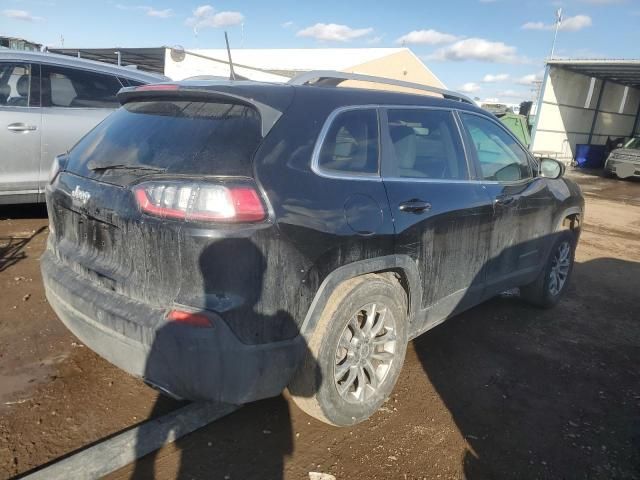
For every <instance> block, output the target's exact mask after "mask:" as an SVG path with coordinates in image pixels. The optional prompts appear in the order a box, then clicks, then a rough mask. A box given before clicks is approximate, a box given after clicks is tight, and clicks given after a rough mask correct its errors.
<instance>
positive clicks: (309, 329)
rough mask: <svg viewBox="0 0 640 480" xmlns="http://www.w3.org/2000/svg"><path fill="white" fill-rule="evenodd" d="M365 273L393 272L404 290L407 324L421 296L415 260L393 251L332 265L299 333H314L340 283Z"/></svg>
mask: <svg viewBox="0 0 640 480" xmlns="http://www.w3.org/2000/svg"><path fill="white" fill-rule="evenodd" d="M369 273H378V274H382V273H388V274H395V275H397V277H398V283H399V285H400V286H401V287H402V288H403V289H404V290H405V292H406V293H407V300H408V302H407V308H408V311H407V319H408V327H409V326H410V325H411V323H412V322H413V319H414V318H415V315H416V312H417V311H418V309H419V307H420V302H421V298H422V288H421V287H420V276H419V273H418V268H417V266H416V264H415V261H414V260H412V259H411V257H409V256H408V255H400V254H394V255H385V256H382V257H376V258H370V259H366V260H359V261H356V262H353V263H349V264H347V265H343V266H341V267H338V268H336V269H335V270H334V271H333V272H331V273H330V274H329V275H327V277H326V278H325V279H324V281H323V282H322V283H321V284H320V287H319V288H318V291H317V292H316V294H315V296H314V298H313V301H312V302H311V306H310V307H309V310H308V311H307V314H306V316H305V319H304V320H303V322H302V324H301V326H300V333H301V335H302V336H303V337H309V336H310V335H311V334H312V333H313V332H314V330H315V328H316V326H317V324H318V320H319V319H320V315H321V314H322V311H323V310H324V308H325V306H326V304H327V302H328V300H329V298H330V297H331V295H332V294H333V292H335V291H336V289H337V288H338V287H339V286H340V285H341V284H342V283H343V282H345V281H347V280H350V279H352V278H355V277H359V276H361V275H365V274H369Z"/></svg>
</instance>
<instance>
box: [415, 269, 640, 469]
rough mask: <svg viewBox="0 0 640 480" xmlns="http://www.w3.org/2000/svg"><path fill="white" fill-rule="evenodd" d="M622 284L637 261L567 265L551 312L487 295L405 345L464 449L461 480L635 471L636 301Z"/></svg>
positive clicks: (639, 327)
mask: <svg viewBox="0 0 640 480" xmlns="http://www.w3.org/2000/svg"><path fill="white" fill-rule="evenodd" d="M631 279H640V263H636V262H630V261H623V260H618V259H612V258H603V259H597V260H592V261H587V262H584V263H576V264H575V269H574V277H573V279H572V285H571V286H570V288H569V290H568V292H567V295H566V297H565V298H564V299H563V300H562V301H561V302H560V304H559V305H557V306H556V307H555V308H553V309H551V310H540V309H535V308H532V307H530V306H528V305H526V304H524V303H523V302H522V301H520V300H519V299H518V298H504V297H503V298H495V299H493V300H490V301H489V302H487V303H485V304H482V305H480V306H478V307H476V308H474V309H472V310H469V311H467V312H465V313H463V314H461V315H459V316H458V317H457V318H453V319H451V320H450V321H448V322H446V323H445V324H443V325H442V326H440V327H438V328H436V329H434V330H432V331H431V332H429V333H427V334H426V335H423V336H422V337H420V338H418V339H416V340H415V350H416V352H417V355H418V357H419V359H420V362H421V364H422V367H423V368H424V371H425V372H426V374H427V376H428V379H429V381H430V382H431V383H432V384H433V386H434V388H435V390H436V391H437V393H438V394H439V395H440V397H441V399H442V402H443V403H444V404H445V405H446V407H447V408H448V410H449V411H450V412H451V415H452V418H453V420H454V421H455V423H456V425H457V428H458V429H459V431H460V433H461V434H462V435H463V436H464V438H465V439H466V442H467V444H468V450H467V452H466V454H465V455H464V458H463V469H464V473H465V477H466V478H467V479H484V478H637V475H639V474H640V371H639V370H638V365H639V364H640V348H638V345H640V323H639V322H638V320H640V306H639V302H638V300H639V299H640V296H639V295H638V294H637V282H632V281H631ZM605 309H606V311H604V310H605ZM612 317H613V318H617V320H618V321H617V323H616V324H615V325H612V324H611V323H610V319H611V318H612ZM607 320H609V321H607Z"/></svg>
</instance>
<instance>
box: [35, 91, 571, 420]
mask: <svg viewBox="0 0 640 480" xmlns="http://www.w3.org/2000/svg"><path fill="white" fill-rule="evenodd" d="M119 97H120V100H121V102H122V103H123V107H122V108H121V109H119V110H118V111H116V112H115V113H114V114H113V115H112V116H110V117H109V118H108V119H107V120H105V122H103V123H102V124H101V125H100V126H98V127H97V128H96V129H95V130H94V131H92V132H91V133H89V134H88V135H87V136H86V137H85V138H84V139H83V140H82V141H80V143H79V144H78V145H77V146H76V147H75V148H74V149H73V150H72V151H71V152H70V154H69V155H68V156H67V157H60V158H58V160H57V165H58V170H57V171H54V172H53V174H52V181H51V183H50V184H49V186H48V187H47V204H48V210H49V215H50V223H51V234H50V238H49V244H48V248H47V251H46V253H45V255H44V256H43V259H42V271H43V276H44V281H45V287H46V292H47V297H48V299H49V302H50V304H51V306H52V307H53V308H54V310H55V311H56V313H57V314H58V316H59V317H60V318H61V319H62V321H63V322H64V323H65V324H66V325H67V326H68V327H69V328H70V329H71V330H72V331H73V332H74V333H75V334H76V335H77V336H78V337H79V338H80V339H81V340H83V341H84V342H85V343H86V344H87V345H88V346H89V347H91V348H92V349H94V350H95V351H96V352H98V353H99V354H100V355H102V356H103V357H105V358H106V359H108V360H109V361H111V362H112V363H114V364H116V365H118V366H119V367H121V368H123V369H125V370H127V371H128V372H130V373H132V374H134V375H137V376H140V377H143V378H144V379H145V380H146V381H147V382H149V383H150V384H152V385H153V386H155V387H157V388H159V389H161V390H163V391H165V392H167V393H170V394H172V395H174V396H177V397H181V398H188V399H194V400H198V399H211V400H220V401H227V402H231V403H244V402H248V401H251V400H256V399H259V398H265V397H268V396H273V395H277V394H278V393H280V392H281V391H282V390H283V389H284V388H285V387H288V388H289V390H290V391H291V393H292V395H293V396H294V398H295V399H296V401H297V403H298V404H299V405H301V406H302V408H303V409H304V410H305V411H307V412H308V413H310V414H312V415H314V416H316V417H317V418H320V419H322V420H324V421H327V422H329V423H333V424H336V425H347V424H352V423H355V422H358V421H361V420H363V419H365V418H367V417H368V416H369V415H371V414H372V413H373V412H374V411H375V410H376V409H377V408H378V407H379V405H380V404H381V403H382V402H383V401H384V399H385V398H386V397H387V396H388V395H389V394H390V392H391V390H392V388H393V385H394V384H395V380H396V379H397V376H398V374H399V371H400V368H401V365H402V361H403V358H404V352H405V349H406V343H407V341H408V340H409V339H411V338H414V337H416V336H417V335H419V334H421V333H423V332H425V331H426V330H428V329H429V328H432V327H433V326H435V325H437V324H438V323H440V322H442V321H443V320H445V319H446V318H449V317H450V316H452V315H454V314H456V313H458V312H460V311H462V310H465V309H467V308H469V307H471V306H473V305H476V304H478V303H479V302H482V301H483V300H485V299H487V298H490V297H492V296H494V295H496V294H497V293H499V292H501V291H503V290H505V289H506V288H511V287H516V286H523V295H524V296H525V297H526V298H528V299H530V300H531V301H533V302H534V303H537V304H540V305H544V306H550V305H552V304H554V303H555V302H556V301H557V300H558V299H559V298H560V296H561V294H562V293H563V291H564V289H566V283H568V279H569V278H568V277H569V276H570V270H571V263H572V261H573V249H574V247H575V244H576V242H577V238H578V233H579V222H580V217H581V215H582V210H583V200H582V196H581V194H580V191H579V189H578V187H577V186H576V185H575V184H574V183H572V182H571V181H569V180H567V179H565V178H562V177H561V173H562V172H561V170H560V166H559V165H558V164H557V163H556V162H554V161H551V160H550V161H545V162H546V163H544V162H543V164H542V165H539V164H538V163H537V161H536V160H535V159H534V158H533V157H532V156H530V155H529V154H528V152H527V151H526V149H524V148H523V147H522V146H521V145H520V144H519V143H518V142H517V140H516V139H515V138H514V137H513V136H512V135H511V134H510V133H509V132H508V131H507V130H506V129H505V128H504V127H503V126H502V125H500V123H499V122H498V121H497V120H495V119H494V118H493V117H492V116H490V115H489V114H487V113H485V112H483V111H482V110H480V109H479V108H476V107H475V106H474V105H472V104H470V103H467V102H466V101H464V97H456V96H453V95H452V96H451V98H450V99H446V98H445V99H442V98H436V97H432V96H431V97H430V96H422V95H409V94H402V93H393V92H382V91H373V90H364V89H348V88H331V87H327V88H325V87H322V86H317V85H315V86H314V85H272V84H259V83H255V82H242V81H240V82H217V83H216V82H184V83H179V84H171V85H168V84H164V85H159V86H157V87H153V86H149V87H138V88H136V89H134V88H130V89H125V90H123V91H121V93H120V94H119ZM483 129H484V130H483ZM481 137H482V139H481ZM492 139H493V140H492ZM492 141H493V142H494V143H493V144H492V146H491V145H489V143H491V142H492ZM483 142H484V143H483ZM481 144H483V145H484V146H481ZM483 149H484V150H483ZM492 149H493V150H492ZM500 149H505V150H504V152H503V153H502V154H501V153H500V152H499V150H500ZM506 149H510V150H509V152H510V153H507V150H506ZM486 152H488V153H486ZM479 154H480V155H479ZM481 155H484V157H483V158H484V159H485V160H486V161H485V162H480V161H479V156H481ZM487 159H488V160H487ZM554 169H557V170H556V171H554ZM549 177H553V178H549ZM559 246H563V248H564V247H567V248H566V249H565V250H563V251H562V252H561V249H560V248H559ZM563 252H564V253H563ZM563 255H564V256H563ZM561 257H562V258H561ZM554 262H555V263H554ZM558 269H560V270H558ZM554 275H555V277H554ZM561 277H562V278H561ZM554 278H555V280H556V287H557V288H556V289H555V290H556V291H555V292H554V291H553V289H552V288H550V281H553V279H554ZM560 280H562V282H561V283H559V282H560Z"/></svg>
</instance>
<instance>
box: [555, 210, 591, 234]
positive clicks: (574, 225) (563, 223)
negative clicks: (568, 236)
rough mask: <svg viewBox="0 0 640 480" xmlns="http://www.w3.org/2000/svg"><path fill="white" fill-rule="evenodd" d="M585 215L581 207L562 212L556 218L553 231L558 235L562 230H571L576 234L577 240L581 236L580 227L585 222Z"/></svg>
mask: <svg viewBox="0 0 640 480" xmlns="http://www.w3.org/2000/svg"><path fill="white" fill-rule="evenodd" d="M583 215H584V212H583V209H582V208H581V207H579V206H573V207H569V208H566V209H564V210H562V211H560V213H559V214H558V216H557V217H556V221H555V225H554V229H553V231H554V232H556V233H557V232H559V231H561V230H571V231H573V232H574V233H575V234H576V239H577V237H579V236H580V227H581V226H582V222H583V221H584V219H583Z"/></svg>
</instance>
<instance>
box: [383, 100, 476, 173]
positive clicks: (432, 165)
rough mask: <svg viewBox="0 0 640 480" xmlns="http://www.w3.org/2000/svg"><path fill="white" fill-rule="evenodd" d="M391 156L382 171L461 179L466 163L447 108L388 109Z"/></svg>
mask: <svg viewBox="0 0 640 480" xmlns="http://www.w3.org/2000/svg"><path fill="white" fill-rule="evenodd" d="M387 119H388V121H387V123H388V126H389V138H390V139H391V152H392V158H390V159H389V162H388V165H387V168H388V171H387V172H385V175H388V176H391V177H398V178H429V179H442V180H464V179H466V178H467V165H466V159H465V156H464V150H463V148H462V143H461V140H460V134H459V132H458V128H457V126H456V124H455V120H454V119H453V114H452V113H451V112H449V111H446V110H432V109H423V108H418V109H415V108H414V109H390V110H388V111H387Z"/></svg>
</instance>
